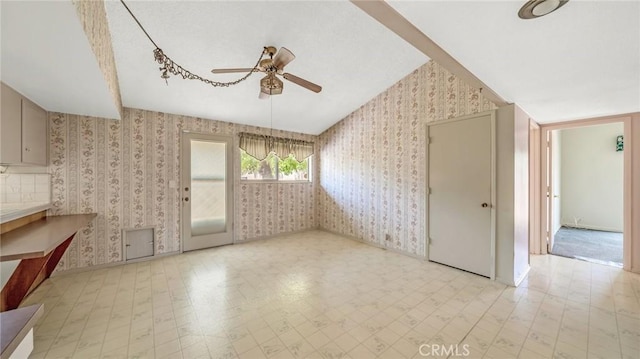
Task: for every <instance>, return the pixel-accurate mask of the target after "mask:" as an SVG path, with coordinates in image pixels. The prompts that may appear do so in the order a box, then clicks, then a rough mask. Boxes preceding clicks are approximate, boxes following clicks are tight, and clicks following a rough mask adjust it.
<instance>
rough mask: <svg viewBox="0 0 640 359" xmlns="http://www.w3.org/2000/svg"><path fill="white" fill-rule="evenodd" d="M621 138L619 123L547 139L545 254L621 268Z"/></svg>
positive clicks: (569, 131)
mask: <svg viewBox="0 0 640 359" xmlns="http://www.w3.org/2000/svg"><path fill="white" fill-rule="evenodd" d="M623 133H624V123H623V122H613V123H604V124H594V125H583V126H579V127H572V128H561V129H553V130H550V131H548V132H547V133H546V136H547V138H546V140H547V144H548V145H547V153H546V156H545V157H546V160H547V165H546V167H547V178H546V185H547V200H546V208H547V213H548V217H547V221H546V222H547V223H546V227H547V228H546V229H547V243H546V244H547V251H548V252H549V253H551V254H555V255H560V256H565V257H570V258H575V259H580V260H586V261H590V262H596V263H601V264H607V265H612V266H618V267H622V266H623V262H624V255H623V254H624V236H623V232H624V203H623V202H624V166H625V164H624V163H625V161H624V136H623Z"/></svg>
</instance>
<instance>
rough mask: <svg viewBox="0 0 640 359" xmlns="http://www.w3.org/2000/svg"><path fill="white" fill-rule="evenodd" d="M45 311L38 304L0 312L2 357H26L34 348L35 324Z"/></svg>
mask: <svg viewBox="0 0 640 359" xmlns="http://www.w3.org/2000/svg"><path fill="white" fill-rule="evenodd" d="M43 313H44V305H42V304H36V305H31V306H28V307H24V308H20V309H14V310H10V311H7V312H2V313H0V359H7V358H10V357H11V355H14V357H15V358H26V357H27V356H29V354H31V351H32V350H33V326H34V325H36V322H37V321H38V319H39V318H40V317H41V316H42V314H43Z"/></svg>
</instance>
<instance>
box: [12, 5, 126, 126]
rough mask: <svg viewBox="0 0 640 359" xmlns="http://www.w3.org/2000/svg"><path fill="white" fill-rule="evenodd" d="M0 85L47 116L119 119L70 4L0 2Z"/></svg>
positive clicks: (73, 8) (74, 10) (87, 41)
mask: <svg viewBox="0 0 640 359" xmlns="http://www.w3.org/2000/svg"><path fill="white" fill-rule="evenodd" d="M0 9H1V13H2V14H1V18H2V20H1V28H0V32H1V41H2V48H1V51H0V53H1V57H0V61H1V62H2V67H1V68H2V71H1V73H0V77H1V78H2V81H3V82H4V83H6V84H7V85H9V86H10V87H12V88H14V89H15V90H16V91H18V92H20V93H22V94H23V95H24V96H26V97H28V98H29V99H31V100H32V101H34V102H35V103H37V104H38V105H40V106H42V107H44V108H45V109H46V110H49V111H57V112H64V113H72V114H78V115H87V116H98V117H106V118H120V114H119V112H118V109H117V107H116V105H115V102H114V101H113V99H112V98H111V95H110V94H109V90H108V88H107V84H106V82H105V80H104V77H103V75H102V72H101V71H100V68H99V67H98V62H97V60H96V57H95V55H94V54H93V51H92V50H91V46H90V45H89V40H88V39H87V37H86V35H85V33H84V30H83V29H82V25H81V24H80V20H79V19H78V15H77V14H76V9H75V7H74V6H73V4H72V3H71V1H1V2H0Z"/></svg>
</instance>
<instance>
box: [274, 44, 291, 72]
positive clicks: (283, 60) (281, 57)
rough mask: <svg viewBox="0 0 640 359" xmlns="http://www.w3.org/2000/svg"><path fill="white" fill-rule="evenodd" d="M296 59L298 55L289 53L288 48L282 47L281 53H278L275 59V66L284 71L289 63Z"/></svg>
mask: <svg viewBox="0 0 640 359" xmlns="http://www.w3.org/2000/svg"><path fill="white" fill-rule="evenodd" d="M295 58H296V55H294V54H293V52H291V51H289V50H288V49H287V48H286V47H281V48H280V51H278V53H276V56H274V58H273V66H275V67H276V69H278V70H282V69H283V68H284V67H285V66H287V64H288V63H290V62H291V61H293V59H295Z"/></svg>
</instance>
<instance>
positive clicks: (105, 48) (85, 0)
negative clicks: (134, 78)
mask: <svg viewBox="0 0 640 359" xmlns="http://www.w3.org/2000/svg"><path fill="white" fill-rule="evenodd" d="M73 4H74V5H75V7H76V11H77V13H78V17H79V18H80V22H81V23H82V27H83V28H84V32H85V33H86V34H87V38H88V39H89V44H90V45H91V48H92V49H93V53H94V54H95V55H96V60H97V61H98V66H100V70H102V74H103V75H104V79H105V81H106V83H107V87H108V88H109V92H110V93H111V96H113V100H114V102H115V104H116V108H117V109H118V112H119V113H120V116H121V117H122V100H121V98H120V85H119V84H118V73H117V72H116V61H115V58H114V55H113V48H112V47H111V33H110V32H109V23H108V20H107V11H106V10H105V8H104V1H103V0H73Z"/></svg>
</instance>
